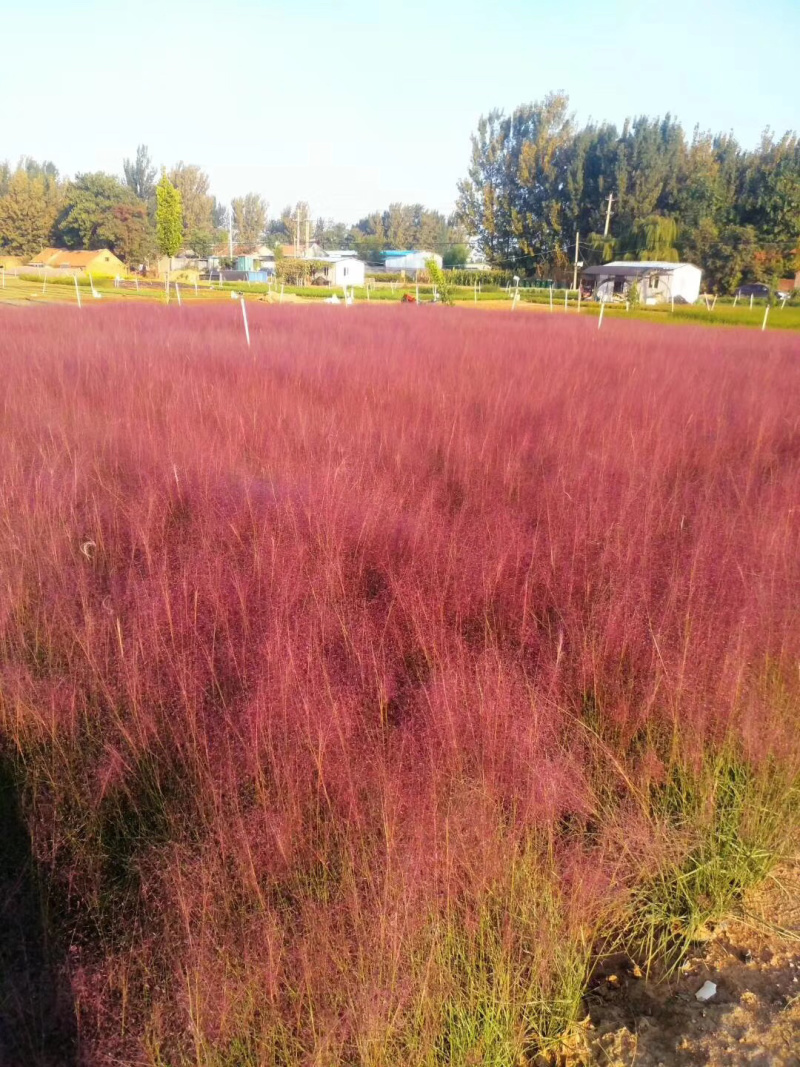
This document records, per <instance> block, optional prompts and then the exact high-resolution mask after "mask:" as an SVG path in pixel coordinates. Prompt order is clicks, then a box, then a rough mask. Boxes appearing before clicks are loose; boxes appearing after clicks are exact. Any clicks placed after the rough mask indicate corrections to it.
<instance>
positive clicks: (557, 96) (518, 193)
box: [458, 93, 574, 272]
mask: <svg viewBox="0 0 800 1067" xmlns="http://www.w3.org/2000/svg"><path fill="white" fill-rule="evenodd" d="M568 107H569V101H568V98H567V97H566V96H565V95H564V94H562V93H554V94H551V95H550V96H547V97H546V98H545V99H544V100H543V101H542V102H541V103H536V104H526V105H523V106H522V107H518V108H516V109H515V110H514V112H513V114H512V115H511V116H509V117H506V116H505V115H503V114H502V112H500V111H492V112H490V114H489V115H488V116H486V117H482V118H481V119H480V121H479V123H478V131H477V134H476V135H475V136H474V137H473V139H472V159H471V163H470V168H469V172H468V177H467V178H466V180H465V181H463V182H461V183H460V185H459V198H458V209H459V217H460V218H461V220H462V221H463V222H464V224H465V225H466V227H467V229H468V231H469V232H470V233H471V234H473V235H474V236H476V237H477V238H478V244H479V247H480V249H481V251H482V252H483V253H484V255H485V256H486V257H487V259H488V260H489V262H490V263H492V264H496V265H509V266H516V265H519V266H520V267H522V266H523V265H527V267H528V270H529V271H530V272H532V271H534V270H536V269H537V268H538V267H540V266H543V265H544V264H560V263H563V262H566V260H567V258H568V253H567V244H568V242H569V239H570V238H571V237H572V227H571V226H570V227H569V231H570V232H569V233H565V228H564V224H565V219H566V218H567V217H568V213H567V212H566V211H565V203H566V190H567V188H568V186H567V179H568V175H569V164H570V161H571V159H570V157H571V150H572V147H573V133H574V130H573V121H572V118H571V116H570V115H569V111H568Z"/></svg>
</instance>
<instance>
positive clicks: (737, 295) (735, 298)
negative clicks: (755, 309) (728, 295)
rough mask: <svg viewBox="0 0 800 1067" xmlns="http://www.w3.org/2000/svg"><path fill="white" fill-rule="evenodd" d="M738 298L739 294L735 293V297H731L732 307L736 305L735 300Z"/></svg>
mask: <svg viewBox="0 0 800 1067" xmlns="http://www.w3.org/2000/svg"><path fill="white" fill-rule="evenodd" d="M738 299H739V294H738V293H737V294H736V296H735V297H734V298H733V306H734V307H736V301H737V300H738Z"/></svg>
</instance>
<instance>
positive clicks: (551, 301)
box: [550, 285, 553, 311]
mask: <svg viewBox="0 0 800 1067" xmlns="http://www.w3.org/2000/svg"><path fill="white" fill-rule="evenodd" d="M550 310H551V311H552V310H553V287H552V285H551V286H550Z"/></svg>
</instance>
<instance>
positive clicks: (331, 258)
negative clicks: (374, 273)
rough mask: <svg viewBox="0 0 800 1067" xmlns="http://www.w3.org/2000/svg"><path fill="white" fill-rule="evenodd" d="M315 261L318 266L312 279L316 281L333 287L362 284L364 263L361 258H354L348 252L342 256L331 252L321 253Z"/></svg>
mask: <svg viewBox="0 0 800 1067" xmlns="http://www.w3.org/2000/svg"><path fill="white" fill-rule="evenodd" d="M317 262H318V263H319V267H318V269H317V270H316V271H315V272H314V281H316V282H318V283H319V282H324V283H325V284H326V285H330V286H332V287H333V288H334V289H339V288H344V286H348V287H350V286H352V285H358V286H362V285H363V284H364V267H365V264H364V262H363V260H360V259H355V258H354V257H353V256H352V255H350V253H348V254H347V255H344V256H340V255H334V254H333V253H331V254H330V255H327V256H326V255H323V256H320V257H319V259H318V261H317Z"/></svg>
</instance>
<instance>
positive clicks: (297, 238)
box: [294, 205, 300, 259]
mask: <svg viewBox="0 0 800 1067" xmlns="http://www.w3.org/2000/svg"><path fill="white" fill-rule="evenodd" d="M296 223H297V225H296V227H295V233H294V254H295V256H296V257H297V258H298V259H299V258H300V207H299V205H298V208H297V219H296Z"/></svg>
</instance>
